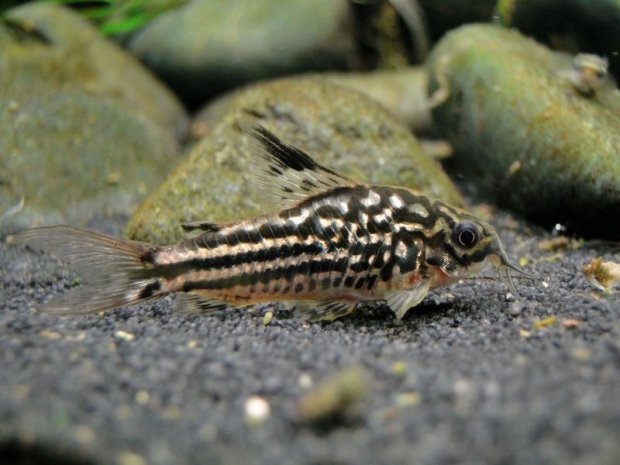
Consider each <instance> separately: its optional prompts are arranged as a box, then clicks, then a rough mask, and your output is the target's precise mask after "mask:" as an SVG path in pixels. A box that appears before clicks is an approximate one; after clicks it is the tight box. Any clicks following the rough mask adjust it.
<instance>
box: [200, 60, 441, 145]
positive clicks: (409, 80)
mask: <svg viewBox="0 0 620 465" xmlns="http://www.w3.org/2000/svg"><path fill="white" fill-rule="evenodd" d="M291 79H294V78H291ZM300 79H303V80H307V79H314V80H316V81H317V83H320V82H328V83H333V84H338V85H340V86H342V87H347V88H350V89H353V90H356V91H358V92H360V93H362V94H364V95H365V96H367V97H370V98H371V99H373V100H375V101H376V102H377V103H379V104H380V105H381V106H383V108H385V109H386V110H387V111H388V112H389V113H391V114H392V116H394V117H395V118H396V119H397V120H398V121H399V122H400V123H402V124H405V125H407V126H409V128H410V129H411V130H412V131H414V132H415V133H416V134H419V133H426V132H429V131H431V130H432V116H431V112H430V108H429V104H428V95H427V94H428V70H427V69H426V67H423V66H415V67H411V66H410V67H406V68H402V69H395V70H381V71H372V72H367V73H317V74H309V75H305V76H303V77H301V78H300ZM240 92H243V90H239V91H232V92H229V93H227V94H224V95H222V96H221V97H219V98H218V99H216V100H214V101H212V102H211V103H210V104H209V105H208V106H207V107H206V108H204V109H203V110H202V111H200V112H199V113H197V114H196V116H195V117H194V119H193V121H192V123H193V124H192V127H193V130H192V131H191V132H194V133H195V134H193V135H194V136H200V135H201V133H202V132H204V130H205V129H206V128H208V127H210V126H212V125H213V123H214V122H215V121H218V120H219V119H220V118H221V117H222V115H223V114H224V113H226V111H227V110H228V107H229V106H230V104H231V103H232V102H233V101H234V100H235V98H236V97H237V96H238V95H239V93H240Z"/></svg>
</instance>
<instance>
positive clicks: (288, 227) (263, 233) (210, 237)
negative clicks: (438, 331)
mask: <svg viewBox="0 0 620 465" xmlns="http://www.w3.org/2000/svg"><path fill="white" fill-rule="evenodd" d="M249 135H250V136H251V137H252V138H253V139H254V140H255V142H256V148H257V150H256V151H257V152H258V154H260V155H261V157H260V158H261V160H262V161H263V174H264V176H265V181H266V182H267V183H268V184H269V185H270V186H271V187H272V188H273V189H274V192H275V195H276V197H277V200H278V202H279V204H280V206H281V209H280V210H279V211H276V212H274V213H270V214H266V215H262V216H258V217H255V218H252V219H248V220H243V221H235V222H227V223H221V224H218V223H210V222H198V223H191V224H187V225H184V228H185V229H186V230H188V231H191V230H198V231H200V232H201V234H200V235H199V236H197V237H193V238H189V239H186V240H185V241H182V242H181V243H178V244H175V245H170V246H155V245H151V244H147V243H143V242H136V241H128V240H124V239H119V238H113V237H110V236H105V235H101V234H98V233H95V232H92V231H87V230H83V229H78V228H73V227H69V226H57V227H50V228H38V229H32V230H28V231H25V232H23V233H20V235H19V236H18V241H19V242H23V243H26V244H30V245H32V246H35V247H40V248H43V249H48V250H50V251H51V252H53V253H55V254H56V255H58V256H59V258H62V259H66V260H67V261H68V262H69V263H70V264H72V265H73V266H74V267H75V268H76V270H77V271H78V273H79V274H80V275H83V276H84V281H85V285H84V286H82V287H80V288H78V289H77V290H75V291H72V292H71V293H70V294H69V296H68V297H67V298H66V299H61V300H60V301H59V302H58V303H54V301H52V302H51V303H50V304H48V309H49V310H52V311H55V312H59V313H90V312H94V311H100V310H103V309H111V308H116V307H120V306H123V305H129V304H133V303H137V302H141V301H144V300H147V299H152V298H156V297H160V296H163V295H167V294H172V293H182V294H186V295H191V296H194V297H193V298H192V302H193V303H194V304H195V305H197V306H198V307H201V308H205V309H208V308H216V307H223V306H239V307H244V306H247V305H252V304H256V303H260V302H277V301H292V302H293V303H294V306H295V308H296V309H297V312H298V313H299V314H301V315H302V316H305V317H306V318H309V319H335V318H338V317H340V316H343V315H346V314H348V313H350V312H351V311H353V310H354V309H355V308H356V307H358V306H360V305H362V304H364V303H367V302H373V301H379V300H385V301H387V303H388V305H389V306H390V307H391V308H392V310H393V311H394V312H395V313H396V315H397V317H399V318H402V317H403V316H404V315H405V313H406V312H407V311H408V310H409V309H410V308H411V307H414V306H415V305H417V304H418V303H420V302H421V301H422V299H423V298H424V297H425V296H426V294H427V293H428V291H429V290H430V289H432V288H435V287H438V286H444V285H447V284H450V283H452V282H455V281H459V280H461V279H464V278H467V277H470V276H471V275H473V274H475V273H476V272H478V271H480V270H481V269H482V268H484V267H485V266H486V265H487V264H489V263H493V264H495V265H496V266H498V267H499V269H500V277H501V278H502V280H503V281H505V282H506V283H507V284H508V285H509V286H510V287H511V289H512V290H513V291H514V287H513V286H512V282H511V281H510V276H509V274H508V268H514V267H513V265H511V264H510V263H509V262H508V260H507V259H506V255H505V253H504V252H503V250H502V247H501V244H500V242H499V239H498V237H497V234H496V233H495V231H494V229H493V228H492V227H491V226H490V225H489V224H487V223H485V222H483V221H481V220H479V219H477V218H476V217H475V216H473V215H471V214H469V213H467V212H465V211H463V210H460V209H457V208H455V207H452V206H450V205H448V204H446V203H444V202H442V201H440V200H437V199H432V198H429V197H427V196H425V195H423V194H421V193H419V192H417V191H414V190H411V189H407V188H404V187H390V186H375V185H366V184H360V183H357V182H355V181H354V180H352V179H350V178H348V177H346V176H343V175H341V174H339V173H337V172H335V171H333V170H331V169H329V168H327V167H324V166H322V165H319V164H318V163H316V162H315V161H314V160H313V159H312V158H310V157H309V156H308V155H307V154H305V153H304V152H302V151H301V150H299V149H297V148H295V147H293V146H291V145H288V144H286V143H284V142H282V141H281V140H279V139H278V138H277V137H276V136H275V135H273V134H272V133H270V132H268V131H267V130H266V129H264V128H262V127H255V128H253V129H252V130H251V131H250V132H249ZM502 270H503V271H502ZM71 294H73V295H74V297H73V299H71Z"/></svg>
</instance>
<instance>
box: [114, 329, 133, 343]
mask: <svg viewBox="0 0 620 465" xmlns="http://www.w3.org/2000/svg"><path fill="white" fill-rule="evenodd" d="M114 337H115V338H117V339H122V340H124V341H133V340H134V339H135V338H136V336H135V335H134V334H132V333H128V332H127V331H116V332H115V333H114Z"/></svg>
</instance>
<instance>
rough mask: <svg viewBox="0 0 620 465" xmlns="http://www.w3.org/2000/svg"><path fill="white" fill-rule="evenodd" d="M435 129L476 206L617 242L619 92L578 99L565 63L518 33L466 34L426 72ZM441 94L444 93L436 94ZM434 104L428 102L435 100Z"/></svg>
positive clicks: (486, 28) (450, 40)
mask: <svg viewBox="0 0 620 465" xmlns="http://www.w3.org/2000/svg"><path fill="white" fill-rule="evenodd" d="M428 66H429V70H431V72H432V79H431V89H430V90H431V92H435V91H437V89H438V88H439V89H442V91H441V92H440V94H441V93H442V92H443V94H444V96H445V97H446V98H445V99H444V101H443V103H441V100H442V99H439V100H438V101H437V103H438V105H437V106H436V108H435V109H434V112H433V116H434V118H435V123H436V127H437V128H438V129H439V130H440V131H442V134H443V136H444V137H445V138H447V139H448V141H449V142H450V143H451V144H452V145H453V147H454V149H455V151H456V156H455V157H453V158H454V165H455V167H454V168H455V170H457V172H458V173H459V174H462V175H464V176H465V178H466V179H468V180H470V181H471V182H472V183H473V184H475V185H476V186H478V188H479V189H480V192H481V193H482V194H483V195H484V196H486V198H490V199H493V200H495V201H497V202H499V203H500V204H502V205H504V206H507V207H509V208H512V209H514V210H515V211H517V212H519V213H521V214H522V215H524V216H526V217H528V218H531V219H533V220H535V221H538V222H539V223H540V224H542V225H545V226H547V227H552V226H554V225H556V224H561V225H563V226H565V227H566V228H568V230H569V231H572V232H574V233H576V234H578V235H582V236H585V237H598V238H607V239H614V240H618V239H620V221H618V215H619V214H620V162H619V158H618V157H619V154H620V132H619V131H618V128H620V111H619V109H620V92H619V91H618V89H617V88H616V87H615V86H614V85H613V83H611V82H608V83H606V85H603V86H601V87H600V88H599V89H596V90H594V91H592V92H591V93H583V91H580V90H579V89H578V88H577V87H575V85H574V84H573V83H572V81H571V76H572V75H571V67H572V58H571V57H570V56H568V55H566V54H559V53H555V52H552V51H551V50H549V49H548V48H546V47H544V46H542V45H540V44H538V43H536V42H534V41H533V40H530V39H528V38H526V37H524V36H522V35H521V34H519V33H518V32H515V31H509V30H506V29H503V28H500V27H495V26H491V25H472V26H465V27H462V28H460V29H457V30H455V31H453V32H451V33H450V34H448V35H447V36H446V37H445V38H444V39H443V40H442V41H441V42H440V43H439V44H438V45H437V46H436V48H435V49H434V51H433V53H432V55H431V57H430V60H429V63H428ZM446 90H447V92H446ZM440 94H434V95H435V96H438V95H440Z"/></svg>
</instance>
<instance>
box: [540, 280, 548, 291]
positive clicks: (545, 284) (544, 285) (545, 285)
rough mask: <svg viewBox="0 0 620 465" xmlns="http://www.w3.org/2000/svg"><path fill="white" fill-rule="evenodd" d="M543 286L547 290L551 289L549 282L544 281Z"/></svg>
mask: <svg viewBox="0 0 620 465" xmlns="http://www.w3.org/2000/svg"><path fill="white" fill-rule="evenodd" d="M541 284H542V285H543V287H544V288H545V289H547V288H548V287H549V283H548V282H547V281H543V282H542V283H541Z"/></svg>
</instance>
